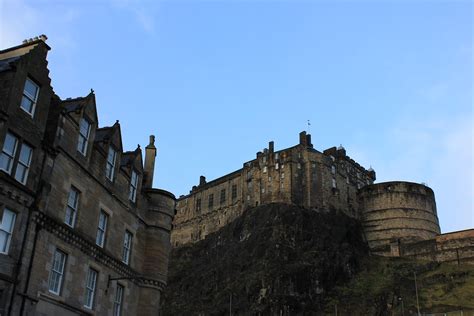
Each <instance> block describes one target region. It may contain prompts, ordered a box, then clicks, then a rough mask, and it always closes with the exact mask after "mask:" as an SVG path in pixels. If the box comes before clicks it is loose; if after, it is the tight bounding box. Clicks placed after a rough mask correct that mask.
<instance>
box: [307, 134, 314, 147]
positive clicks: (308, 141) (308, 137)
mask: <svg viewBox="0 0 474 316" xmlns="http://www.w3.org/2000/svg"><path fill="white" fill-rule="evenodd" d="M306 144H307V146H308V147H311V148H313V144H312V143H311V134H308V135H306Z"/></svg>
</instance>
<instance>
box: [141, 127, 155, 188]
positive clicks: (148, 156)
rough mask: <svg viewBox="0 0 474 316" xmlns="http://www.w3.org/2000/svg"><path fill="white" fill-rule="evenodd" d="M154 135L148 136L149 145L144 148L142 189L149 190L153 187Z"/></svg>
mask: <svg viewBox="0 0 474 316" xmlns="http://www.w3.org/2000/svg"><path fill="white" fill-rule="evenodd" d="M155 157H156V147H155V135H150V143H149V144H148V146H146V147H145V168H144V170H143V173H144V177H143V188H147V189H149V188H151V187H152V186H153V173H154V171H155Z"/></svg>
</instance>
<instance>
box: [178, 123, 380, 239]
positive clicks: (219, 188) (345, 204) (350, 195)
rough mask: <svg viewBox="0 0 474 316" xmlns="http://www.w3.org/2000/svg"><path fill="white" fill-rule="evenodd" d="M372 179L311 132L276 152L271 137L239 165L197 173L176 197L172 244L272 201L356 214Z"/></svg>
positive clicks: (198, 235) (372, 173)
mask: <svg viewBox="0 0 474 316" xmlns="http://www.w3.org/2000/svg"><path fill="white" fill-rule="evenodd" d="M374 181H375V171H374V170H373V169H372V168H370V169H368V170H366V169H365V168H364V167H362V166H360V165H359V164H358V163H357V162H355V161H354V160H352V159H351V158H350V157H349V156H347V154H346V151H345V149H344V148H343V147H342V146H339V147H338V148H336V147H332V148H329V149H327V150H325V151H323V152H320V151H318V150H316V149H315V148H314V147H313V144H312V143H311V135H309V134H306V132H301V133H300V135H299V143H298V145H296V146H293V147H290V148H286V149H283V150H279V151H275V150H274V142H270V143H269V145H268V148H265V149H264V150H263V152H258V153H257V157H256V159H254V160H251V161H248V162H246V163H244V165H243V168H242V169H239V170H237V171H235V172H232V173H230V174H228V175H225V176H223V177H221V178H218V179H216V180H213V181H210V182H206V180H205V178H204V177H201V179H200V182H199V185H198V186H196V187H193V188H192V190H191V192H190V193H189V195H187V196H183V197H180V198H179V199H178V202H177V214H176V217H175V221H174V229H173V233H172V237H171V238H172V243H173V245H174V246H179V245H182V244H185V243H189V242H195V241H198V240H201V239H203V238H204V237H205V236H206V235H208V234H209V233H212V232H214V231H217V230H218V229H219V228H221V227H222V226H224V225H225V224H227V223H229V222H230V221H232V220H233V219H235V218H236V217H238V216H239V215H240V214H242V212H243V211H244V210H246V209H248V208H249V207H253V206H257V205H259V204H266V203H271V202H281V203H289V204H296V205H300V206H304V207H306V208H315V209H327V210H340V211H343V212H345V213H346V214H347V215H349V216H352V217H359V216H360V213H359V200H358V195H357V192H358V189H360V188H361V187H363V186H366V185H368V184H372V183H373V182H374Z"/></svg>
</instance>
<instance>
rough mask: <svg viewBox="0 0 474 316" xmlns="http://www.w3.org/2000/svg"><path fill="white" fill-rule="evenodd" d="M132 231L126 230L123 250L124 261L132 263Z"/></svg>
mask: <svg viewBox="0 0 474 316" xmlns="http://www.w3.org/2000/svg"><path fill="white" fill-rule="evenodd" d="M132 237H133V235H132V233H131V232H129V231H128V230H126V231H125V235H124V237H123V250H122V262H123V263H125V264H130V253H131V252H132Z"/></svg>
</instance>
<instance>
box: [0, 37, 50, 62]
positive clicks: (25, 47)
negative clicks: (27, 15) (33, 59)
mask: <svg viewBox="0 0 474 316" xmlns="http://www.w3.org/2000/svg"><path fill="white" fill-rule="evenodd" d="M46 39H47V37H46V36H44V35H41V36H40V37H35V38H34V39H31V38H30V39H29V40H25V41H23V43H22V44H21V45H17V46H13V47H9V48H7V49H3V50H0V60H5V59H8V58H11V57H21V56H23V55H26V54H27V53H29V52H30V50H32V49H33V48H35V47H36V46H38V44H41V45H44V46H45V47H46V49H47V50H50V49H51V47H49V46H48V44H46V42H45V41H46Z"/></svg>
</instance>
